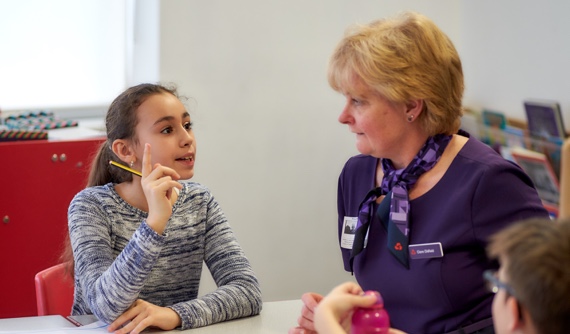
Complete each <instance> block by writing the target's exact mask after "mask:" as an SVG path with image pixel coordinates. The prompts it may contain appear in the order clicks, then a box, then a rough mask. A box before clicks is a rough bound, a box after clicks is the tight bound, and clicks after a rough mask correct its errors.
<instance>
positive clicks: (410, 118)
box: [408, 115, 414, 123]
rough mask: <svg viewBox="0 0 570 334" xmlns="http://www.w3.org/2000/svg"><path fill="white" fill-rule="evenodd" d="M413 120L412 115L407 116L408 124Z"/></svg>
mask: <svg viewBox="0 0 570 334" xmlns="http://www.w3.org/2000/svg"><path fill="white" fill-rule="evenodd" d="M413 120H414V115H409V116H408V122H410V123H411V122H413Z"/></svg>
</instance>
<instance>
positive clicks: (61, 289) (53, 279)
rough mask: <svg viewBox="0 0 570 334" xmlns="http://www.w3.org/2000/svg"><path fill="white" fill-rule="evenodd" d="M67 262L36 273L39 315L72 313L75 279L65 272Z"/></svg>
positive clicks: (65, 314)
mask: <svg viewBox="0 0 570 334" xmlns="http://www.w3.org/2000/svg"><path fill="white" fill-rule="evenodd" d="M65 266H66V264H65V263H60V264H57V265H55V266H53V267H50V268H47V269H45V270H42V271H40V272H39V273H37V274H36V277H35V282H36V302H37V307H38V315H58V314H59V315H62V316H64V317H66V316H68V315H70V314H71V307H72V304H73V285H74V284H73V279H72V278H71V276H70V275H69V274H67V273H66V272H65Z"/></svg>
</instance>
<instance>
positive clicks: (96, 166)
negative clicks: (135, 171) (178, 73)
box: [87, 83, 178, 187]
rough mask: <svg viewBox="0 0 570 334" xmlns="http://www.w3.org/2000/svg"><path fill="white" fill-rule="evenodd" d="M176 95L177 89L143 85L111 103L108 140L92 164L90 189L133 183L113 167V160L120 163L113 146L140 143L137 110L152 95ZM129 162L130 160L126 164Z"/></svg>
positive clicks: (108, 112) (131, 89) (125, 173)
mask: <svg viewBox="0 0 570 334" xmlns="http://www.w3.org/2000/svg"><path fill="white" fill-rule="evenodd" d="M163 93H167V94H172V95H174V96H176V97H178V94H177V92H176V88H174V87H166V86H163V85H159V84H147V83H145V84H140V85H137V86H133V87H131V88H128V89H127V90H125V91H124V92H123V93H122V94H121V95H119V96H117V98H116V99H115V100H114V101H113V102H112V103H111V105H110V106H109V110H108V111H107V117H106V119H105V127H106V129H107V140H106V141H105V142H104V143H103V144H102V145H101V147H100V148H99V152H98V153H97V156H96V157H95V159H94V160H93V164H92V165H91V172H90V173H89V179H88V181H87V186H88V187H93V186H101V185H104V184H107V183H109V182H112V183H121V182H125V181H131V180H132V179H133V176H132V174H131V173H129V172H127V171H124V170H122V169H120V168H114V167H111V166H110V165H109V160H114V161H120V159H119V158H118V157H117V156H116V155H115V153H113V150H112V149H111V145H113V142H114V141H115V140H116V139H128V140H133V141H134V142H136V141H137V138H136V134H135V126H136V125H137V114H136V110H137V108H138V107H139V106H140V105H141V104H142V103H143V102H144V101H145V100H146V99H147V98H148V97H149V96H151V95H155V94H163ZM125 163H127V164H128V163H129V161H125Z"/></svg>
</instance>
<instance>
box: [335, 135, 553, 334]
mask: <svg viewBox="0 0 570 334" xmlns="http://www.w3.org/2000/svg"><path fill="white" fill-rule="evenodd" d="M378 161H379V160H378V159H376V158H374V157H371V156H365V155H357V156H355V157H352V158H350V159H349V160H348V161H347V163H346V164H345V166H344V169H343V171H342V173H341V175H340V177H339V185H338V216H339V217H338V220H339V221H338V223H339V231H338V232H339V239H340V238H342V233H343V221H344V217H357V216H358V205H359V204H360V201H361V200H362V199H363V198H364V197H365V196H366V194H367V192H368V191H370V190H371V189H372V188H373V187H374V181H375V177H376V166H377V164H378ZM530 217H540V218H548V217H549V215H548V212H547V211H546V210H545V209H544V207H543V206H542V204H541V201H540V199H539V197H538V195H537V192H536V190H535V189H534V187H533V184H532V181H531V180H530V178H529V177H528V176H527V175H526V174H525V173H524V172H523V171H522V169H520V168H519V167H518V166H517V165H515V164H513V163H511V162H509V161H507V160H505V159H503V158H502V157H501V156H500V155H498V154H497V153H496V152H495V151H494V150H492V149H491V148H490V147H488V146H487V145H485V144H483V143H481V142H480V141H478V140H476V139H473V138H471V139H469V140H468V141H467V143H466V144H465V146H464V147H463V148H462V149H461V151H460V152H459V153H458V154H457V156H456V158H455V159H454V160H453V162H452V163H451V165H450V166H449V169H448V170H447V172H446V173H445V175H444V176H443V177H442V178H441V180H440V181H439V182H438V183H437V184H436V185H435V186H434V187H433V188H432V189H431V190H429V191H428V192H427V193H426V194H424V195H422V196H420V197H418V198H416V199H413V200H411V201H410V237H409V238H410V239H409V244H410V245H417V244H426V243H436V242H440V243H441V247H442V249H443V257H435V258H422V257H419V258H416V259H410V269H406V268H405V267H404V266H402V264H400V263H399V262H397V260H396V259H395V258H394V257H393V256H392V255H391V254H390V253H389V252H388V249H387V240H386V230H385V228H384V226H383V225H382V223H381V222H380V221H379V220H375V221H373V222H372V224H371V225H370V230H369V235H368V244H367V247H366V248H365V249H364V250H363V251H362V253H360V254H359V255H357V256H356V258H355V259H354V274H355V276H356V279H357V281H358V283H359V284H360V285H361V286H362V288H363V289H364V290H377V291H379V292H380V293H381V294H382V297H383V299H384V305H385V307H386V310H387V311H388V314H389V315H390V320H391V324H392V327H394V328H398V329H400V330H403V331H405V332H407V333H426V334H429V333H438V334H441V333H445V332H448V331H452V330H456V329H458V328H460V327H463V326H466V325H469V324H471V323H474V322H477V321H479V320H483V319H485V318H489V317H491V302H492V299H493V295H492V294H491V293H489V292H488V291H487V290H486V288H485V284H484V281H483V277H482V276H483V271H484V270H486V269H489V268H491V267H496V266H497V264H496V263H490V262H489V260H488V259H487V257H486V254H485V247H486V244H487V238H488V237H489V236H490V235H492V234H493V233H495V232H497V231H498V230H500V229H502V228H503V227H505V226H507V225H509V224H511V223H512V222H515V221H519V220H522V219H525V218H530ZM341 251H342V257H343V260H344V267H345V270H350V266H349V258H350V249H346V248H341Z"/></svg>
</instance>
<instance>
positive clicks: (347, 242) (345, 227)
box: [340, 216, 368, 249]
mask: <svg viewBox="0 0 570 334" xmlns="http://www.w3.org/2000/svg"><path fill="white" fill-rule="evenodd" d="M357 223H358V217H346V216H345V217H344V221H343V223H342V235H341V238H340V247H342V248H345V249H352V245H353V244H354V234H355V233H356V224H357ZM367 243H368V231H366V237H365V238H364V248H366V244H367Z"/></svg>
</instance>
